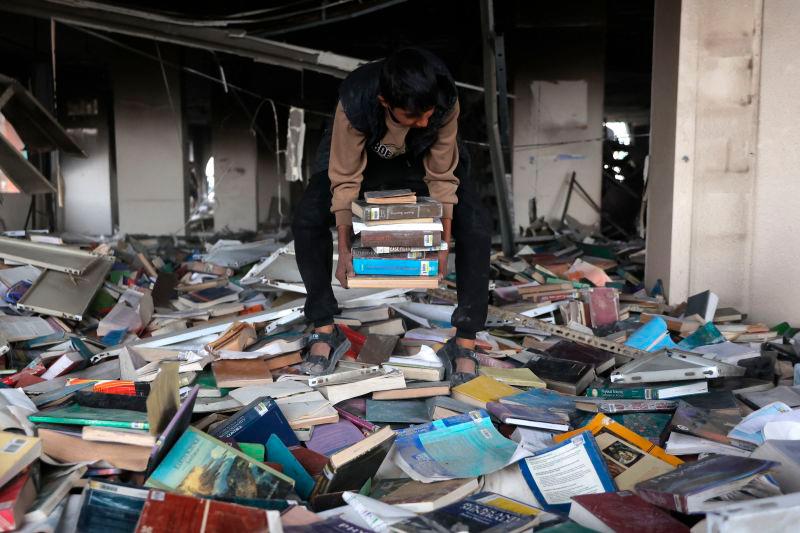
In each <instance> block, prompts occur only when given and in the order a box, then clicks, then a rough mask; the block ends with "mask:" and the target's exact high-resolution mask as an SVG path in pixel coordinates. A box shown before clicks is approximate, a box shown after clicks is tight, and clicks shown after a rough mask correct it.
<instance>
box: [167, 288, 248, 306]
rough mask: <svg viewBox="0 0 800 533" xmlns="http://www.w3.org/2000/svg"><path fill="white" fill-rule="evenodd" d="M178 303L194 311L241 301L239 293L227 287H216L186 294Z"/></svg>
mask: <svg viewBox="0 0 800 533" xmlns="http://www.w3.org/2000/svg"><path fill="white" fill-rule="evenodd" d="M178 301H179V302H180V303H182V304H183V305H185V306H187V307H190V308H192V309H208V308H211V307H214V306H215V305H218V304H221V303H227V302H237V301H239V293H237V292H236V291H233V290H231V289H228V288H227V287H214V288H211V289H203V290H200V291H196V292H190V293H187V294H184V295H183V296H179V297H178Z"/></svg>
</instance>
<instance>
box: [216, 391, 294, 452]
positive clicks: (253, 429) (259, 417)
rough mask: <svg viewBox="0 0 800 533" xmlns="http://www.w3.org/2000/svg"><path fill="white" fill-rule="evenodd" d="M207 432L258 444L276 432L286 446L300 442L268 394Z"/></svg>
mask: <svg viewBox="0 0 800 533" xmlns="http://www.w3.org/2000/svg"><path fill="white" fill-rule="evenodd" d="M209 434H210V435H211V436H213V437H218V438H232V439H234V440H236V441H241V442H255V443H259V444H266V443H267V439H269V436H270V435H272V434H276V435H278V437H280V439H281V440H282V441H283V443H284V444H286V445H287V446H297V445H298V444H300V441H299V440H297V436H296V435H295V434H294V431H292V428H291V426H290V425H289V422H288V421H287V420H286V417H285V416H284V415H283V412H282V411H281V410H280V407H279V406H278V404H277V403H275V400H273V399H272V398H270V397H269V396H262V397H261V398H257V399H255V400H253V401H252V402H250V403H249V404H248V405H246V406H244V407H243V408H242V409H240V410H239V411H237V412H236V413H234V415H233V416H231V417H230V418H229V419H228V420H227V421H226V422H224V423H222V424H220V425H219V426H217V427H215V428H214V429H213V430H211V431H210V432H209Z"/></svg>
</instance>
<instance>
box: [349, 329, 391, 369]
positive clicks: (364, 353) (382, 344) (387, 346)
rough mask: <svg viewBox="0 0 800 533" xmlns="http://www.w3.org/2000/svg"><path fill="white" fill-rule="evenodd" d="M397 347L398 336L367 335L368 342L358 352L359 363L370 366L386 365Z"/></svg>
mask: <svg viewBox="0 0 800 533" xmlns="http://www.w3.org/2000/svg"><path fill="white" fill-rule="evenodd" d="M395 346H397V336H395V335H379V334H376V333H367V340H366V341H364V346H362V347H361V350H360V351H359V352H358V357H357V358H356V360H357V361H359V362H361V363H366V364H370V365H379V364H381V363H385V362H386V361H388V360H389V357H391V355H392V352H394V347H395Z"/></svg>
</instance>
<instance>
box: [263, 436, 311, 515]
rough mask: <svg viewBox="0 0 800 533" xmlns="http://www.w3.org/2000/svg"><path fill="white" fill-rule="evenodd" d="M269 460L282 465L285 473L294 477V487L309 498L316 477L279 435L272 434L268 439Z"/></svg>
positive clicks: (301, 495)
mask: <svg viewBox="0 0 800 533" xmlns="http://www.w3.org/2000/svg"><path fill="white" fill-rule="evenodd" d="M267 460H268V461H269V462H271V463H278V464H279V465H281V467H283V473H284V474H286V475H287V476H289V477H290V478H292V479H294V488H295V490H296V491H297V494H298V495H299V496H300V497H301V498H303V499H304V500H307V499H308V497H309V496H310V495H311V490H312V489H313V488H314V478H312V477H311V475H310V474H309V473H308V471H307V470H306V469H305V468H303V465H302V464H300V461H298V460H297V458H296V457H295V456H294V455H293V454H292V452H291V451H289V448H287V447H286V445H285V444H284V443H283V441H281V439H279V438H278V436H277V435H271V436H270V438H269V440H267Z"/></svg>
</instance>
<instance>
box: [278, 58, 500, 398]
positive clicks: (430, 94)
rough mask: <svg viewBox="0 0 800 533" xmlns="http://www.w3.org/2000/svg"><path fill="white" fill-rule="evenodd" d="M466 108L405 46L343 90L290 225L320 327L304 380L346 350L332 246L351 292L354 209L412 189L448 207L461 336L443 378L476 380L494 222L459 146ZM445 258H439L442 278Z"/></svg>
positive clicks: (446, 79)
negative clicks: (361, 201) (363, 201)
mask: <svg viewBox="0 0 800 533" xmlns="http://www.w3.org/2000/svg"><path fill="white" fill-rule="evenodd" d="M458 114H459V102H458V95H457V93H456V86H455V83H454V81H453V78H452V76H451V75H450V73H449V71H448V70H447V67H446V66H445V65H444V64H443V63H442V61H441V60H440V59H438V58H437V57H436V56H434V55H433V54H431V53H430V52H428V51H426V50H421V49H416V48H406V49H403V50H399V51H397V52H395V53H394V54H392V55H391V56H389V57H387V58H386V59H384V60H381V61H375V62H372V63H368V64H366V65H363V66H361V67H359V68H358V69H356V70H355V71H353V72H352V73H351V74H350V75H349V76H348V77H347V78H346V79H345V80H344V81H343V82H342V85H341V88H340V90H339V104H338V106H337V107H336V114H335V117H334V121H333V127H332V128H330V129H329V130H328V131H326V134H325V136H324V137H323V140H322V142H321V143H320V148H319V151H318V153H317V162H316V166H315V169H314V173H313V175H312V176H311V180H310V183H309V185H308V188H307V189H306V191H305V194H304V195H303V198H302V199H301V200H300V203H299V205H298V206H297V209H296V215H295V218H294V221H293V223H292V230H293V232H294V237H295V253H296V255H297V264H298V267H299V270H300V275H301V277H302V278H303V282H304V283H305V287H306V291H307V298H306V304H305V315H306V317H307V318H308V319H309V320H312V321H313V322H314V328H315V330H314V333H313V334H312V335H311V336H310V337H309V339H308V345H307V348H306V353H305V362H304V363H303V365H302V369H303V371H304V372H306V373H309V374H312V375H318V374H324V373H328V372H330V371H332V370H333V367H334V366H335V364H336V361H338V359H339V358H340V357H341V356H342V355H343V354H344V352H345V351H347V349H348V347H349V342H348V341H347V340H346V339H345V337H344V334H343V333H342V332H341V331H340V330H339V329H338V328H336V327H335V326H334V324H333V316H334V315H335V314H337V313H338V311H339V308H338V305H337V303H336V299H335V298H334V295H333V290H332V289H331V274H332V272H331V271H332V255H333V240H332V237H331V232H330V226H331V225H332V223H333V222H334V221H335V224H336V229H337V232H338V236H339V238H338V242H339V260H338V264H337V268H336V279H337V280H339V283H340V284H341V285H342V286H343V287H345V288H346V287H347V275H348V274H352V273H353V266H352V265H353V263H352V256H351V252H350V245H351V233H352V215H351V212H350V204H351V202H352V201H353V200H356V199H357V198H360V197H363V194H364V192H365V191H373V190H390V189H411V190H413V191H415V192H416V193H417V195H418V196H431V197H432V198H434V199H435V200H438V201H440V202H441V203H442V204H443V216H442V225H443V228H444V231H443V234H442V241H443V242H448V243H449V242H450V237H451V236H452V237H455V240H456V247H457V249H456V256H455V264H456V276H457V289H458V307H457V308H456V310H455V311H454V312H453V316H452V323H453V325H454V326H455V327H456V336H455V337H454V338H453V339H451V340H450V341H449V342H448V343H447V344H446V345H445V347H444V348H442V349H441V350H440V351H439V356H440V358H442V360H443V362H444V363H445V370H446V374H445V375H446V377H447V379H450V381H451V382H453V383H459V382H462V381H465V380H468V379H471V378H472V377H474V375H475V373H476V372H477V365H478V360H477V357H476V356H475V353H474V348H475V333H476V332H477V331H480V330H482V329H483V328H484V325H485V322H486V310H487V304H488V282H489V253H490V246H491V233H490V231H491V230H490V227H491V226H490V223H489V220H488V216H487V213H486V211H485V209H484V208H483V206H482V205H481V204H480V201H479V199H478V196H477V194H476V192H475V189H474V186H473V184H472V182H471V181H470V179H469V162H468V159H467V153H466V151H465V150H462V149H459V146H458V141H457V137H458ZM447 256H448V252H447V251H442V252H440V253H439V271H440V276H443V275H445V274H446V270H447Z"/></svg>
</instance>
